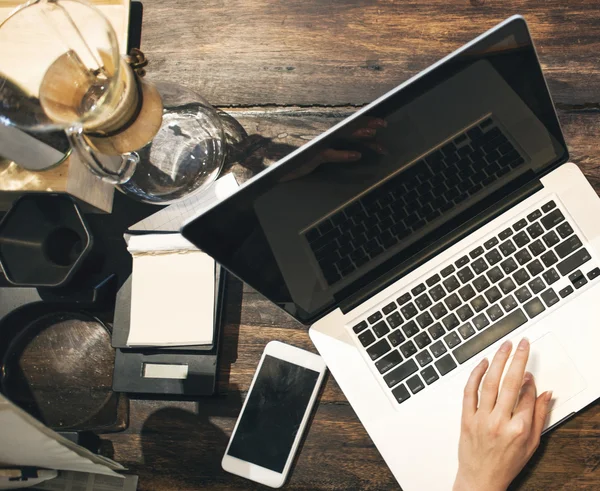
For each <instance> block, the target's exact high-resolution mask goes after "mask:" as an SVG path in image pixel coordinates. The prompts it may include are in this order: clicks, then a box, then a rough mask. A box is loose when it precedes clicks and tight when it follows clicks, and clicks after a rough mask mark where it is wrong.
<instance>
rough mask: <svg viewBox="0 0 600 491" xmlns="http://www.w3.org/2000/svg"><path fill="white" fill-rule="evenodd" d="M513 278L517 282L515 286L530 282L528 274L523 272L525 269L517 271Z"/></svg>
mask: <svg viewBox="0 0 600 491" xmlns="http://www.w3.org/2000/svg"><path fill="white" fill-rule="evenodd" d="M513 278H514V279H515V281H516V282H517V285H522V284H523V283H527V282H528V281H529V280H530V276H529V273H527V271H525V268H521V269H520V270H519V271H517V272H516V273H515V274H514V275H513Z"/></svg>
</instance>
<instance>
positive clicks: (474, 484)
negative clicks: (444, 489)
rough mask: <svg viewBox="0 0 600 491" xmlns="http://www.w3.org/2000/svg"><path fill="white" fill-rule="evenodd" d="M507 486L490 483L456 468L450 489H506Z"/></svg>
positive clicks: (490, 490)
mask: <svg viewBox="0 0 600 491" xmlns="http://www.w3.org/2000/svg"><path fill="white" fill-rule="evenodd" d="M507 487H508V486H503V485H499V484H497V483H492V482H489V481H487V480H486V479H482V478H481V477H475V476H471V475H470V474H469V473H467V472H463V471H461V469H459V470H458V473H457V474H456V480H455V481H454V486H453V487H452V491H506V489H507Z"/></svg>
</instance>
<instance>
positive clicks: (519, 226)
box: [513, 218, 527, 232]
mask: <svg viewBox="0 0 600 491" xmlns="http://www.w3.org/2000/svg"><path fill="white" fill-rule="evenodd" d="M526 226H527V220H525V219H524V218H522V219H521V220H519V221H518V222H517V223H515V224H514V225H513V229H515V232H517V231H519V230H521V229H522V228H525V227H526Z"/></svg>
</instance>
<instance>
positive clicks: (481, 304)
mask: <svg viewBox="0 0 600 491" xmlns="http://www.w3.org/2000/svg"><path fill="white" fill-rule="evenodd" d="M487 306H488V303H487V302H486V301H485V298H483V295H479V296H478V297H476V298H474V299H473V300H472V301H471V307H473V310H474V311H475V312H481V311H482V310H483V309H485V308H486V307H487Z"/></svg>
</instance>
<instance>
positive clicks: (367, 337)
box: [358, 330, 375, 348]
mask: <svg viewBox="0 0 600 491" xmlns="http://www.w3.org/2000/svg"><path fill="white" fill-rule="evenodd" d="M358 340H359V341H360V343H361V344H362V345H363V346H364V347H365V348H366V347H367V346H369V345H370V344H371V343H373V341H375V336H374V335H373V333H372V332H371V331H370V330H369V331H364V332H362V333H361V334H360V335H359V336H358Z"/></svg>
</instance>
